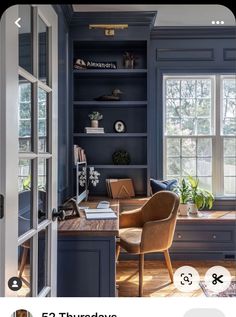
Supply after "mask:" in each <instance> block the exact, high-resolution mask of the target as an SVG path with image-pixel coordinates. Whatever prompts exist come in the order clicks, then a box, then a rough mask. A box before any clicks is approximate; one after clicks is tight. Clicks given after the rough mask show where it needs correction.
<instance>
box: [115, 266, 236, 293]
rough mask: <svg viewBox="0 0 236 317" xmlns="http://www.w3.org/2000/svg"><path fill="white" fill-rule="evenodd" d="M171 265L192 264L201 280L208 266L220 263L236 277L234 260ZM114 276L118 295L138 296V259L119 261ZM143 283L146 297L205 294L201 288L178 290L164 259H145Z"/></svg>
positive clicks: (175, 267)
mask: <svg viewBox="0 0 236 317" xmlns="http://www.w3.org/2000/svg"><path fill="white" fill-rule="evenodd" d="M172 265H173V269H174V271H175V270H176V269H177V268H178V267H180V266H184V265H189V266H193V267H194V268H195V269H196V270H197V271H198V273H199V274H200V277H201V280H203V279H204V275H205V273H206V272H207V270H208V269H209V268H210V267H212V266H215V265H221V266H224V267H226V268H227V269H228V270H229V271H230V273H231V275H232V277H233V279H236V262H235V261H184V262H183V261H172ZM116 276H117V278H116V281H117V285H118V293H119V297H135V296H138V261H119V262H118V263H117V273H116ZM143 285H144V296H147V297H170V296H176V297H177V296H178V297H185V296H188V297H196V296H197V297H199V296H205V295H204V293H203V292H202V290H201V289H199V290H197V291H194V292H191V293H182V292H180V291H178V290H177V289H176V288H175V287H174V284H171V283H170V279H169V275H168V272H167V269H166V266H165V264H164V261H159V260H158V261H157V260H153V261H145V269H144V284H143Z"/></svg>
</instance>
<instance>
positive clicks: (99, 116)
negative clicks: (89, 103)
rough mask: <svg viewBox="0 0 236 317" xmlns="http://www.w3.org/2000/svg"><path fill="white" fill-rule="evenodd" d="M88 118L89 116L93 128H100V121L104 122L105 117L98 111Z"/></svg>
mask: <svg viewBox="0 0 236 317" xmlns="http://www.w3.org/2000/svg"><path fill="white" fill-rule="evenodd" d="M88 116H89V119H90V120H91V127H92V128H98V121H99V120H102V118H103V115H102V114H101V113H100V112H98V111H93V112H92V113H90V114H89V115H88Z"/></svg>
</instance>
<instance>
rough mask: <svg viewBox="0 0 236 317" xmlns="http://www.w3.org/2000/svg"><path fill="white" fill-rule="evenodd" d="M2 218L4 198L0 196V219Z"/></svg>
mask: <svg viewBox="0 0 236 317" xmlns="http://www.w3.org/2000/svg"><path fill="white" fill-rule="evenodd" d="M3 217H4V196H3V195H1V194H0V219H2V218H3Z"/></svg>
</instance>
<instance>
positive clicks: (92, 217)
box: [86, 211, 117, 220]
mask: <svg viewBox="0 0 236 317" xmlns="http://www.w3.org/2000/svg"><path fill="white" fill-rule="evenodd" d="M86 219H87V220H103V219H107V220H109V219H117V215H116V214H115V213H114V211H113V212H103V213H102V212H95V213H88V214H86Z"/></svg>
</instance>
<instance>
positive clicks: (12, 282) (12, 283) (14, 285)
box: [8, 276, 22, 291]
mask: <svg viewBox="0 0 236 317" xmlns="http://www.w3.org/2000/svg"><path fill="white" fill-rule="evenodd" d="M8 287H9V288H10V290H12V291H19V290H20V289H21V287H22V281H21V279H20V278H19V277H17V276H13V277H11V278H10V279H9V281H8Z"/></svg>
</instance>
